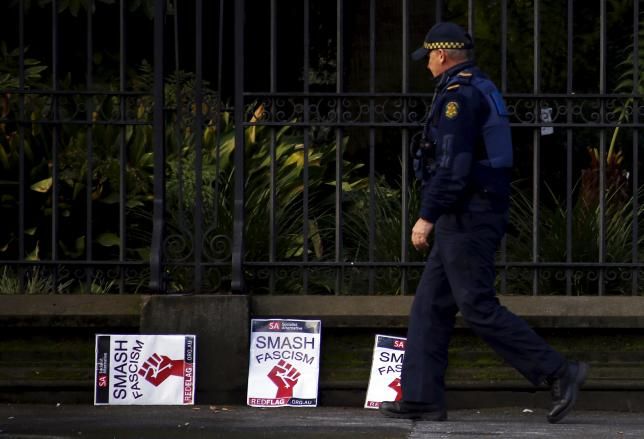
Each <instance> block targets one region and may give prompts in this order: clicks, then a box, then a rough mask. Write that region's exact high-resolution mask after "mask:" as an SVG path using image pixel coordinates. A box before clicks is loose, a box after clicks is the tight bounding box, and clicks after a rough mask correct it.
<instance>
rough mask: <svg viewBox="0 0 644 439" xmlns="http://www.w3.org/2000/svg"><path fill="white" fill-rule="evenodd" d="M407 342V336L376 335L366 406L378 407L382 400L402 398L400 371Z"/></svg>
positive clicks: (370, 407)
mask: <svg viewBox="0 0 644 439" xmlns="http://www.w3.org/2000/svg"><path fill="white" fill-rule="evenodd" d="M406 343H407V339H406V338H401V337H390V336H387V335H376V340H375V343H374V347H373V360H372V362H371V374H370V375H369V387H368V388H367V397H366V399H365V403H364V406H365V408H368V409H377V408H378V407H380V403H381V402H382V401H399V400H400V399H401V398H402V388H401V387H400V372H401V370H402V362H403V358H404V356H405V345H406Z"/></svg>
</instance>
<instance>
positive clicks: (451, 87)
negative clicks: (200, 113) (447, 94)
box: [447, 84, 461, 90]
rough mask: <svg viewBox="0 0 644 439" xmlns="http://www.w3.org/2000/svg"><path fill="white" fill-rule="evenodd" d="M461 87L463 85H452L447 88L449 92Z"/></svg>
mask: <svg viewBox="0 0 644 439" xmlns="http://www.w3.org/2000/svg"><path fill="white" fill-rule="evenodd" d="M460 86H461V84H452V85H449V86H447V90H455V89H457V88H459V87H460Z"/></svg>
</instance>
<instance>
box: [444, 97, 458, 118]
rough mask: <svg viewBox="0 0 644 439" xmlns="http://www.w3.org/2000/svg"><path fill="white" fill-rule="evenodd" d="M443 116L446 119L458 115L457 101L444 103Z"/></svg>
mask: <svg viewBox="0 0 644 439" xmlns="http://www.w3.org/2000/svg"><path fill="white" fill-rule="evenodd" d="M445 116H446V117H447V118H448V119H454V118H455V117H456V116H458V102H456V101H449V102H448V103H447V104H446V105H445Z"/></svg>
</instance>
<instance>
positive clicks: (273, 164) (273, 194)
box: [268, 0, 278, 294]
mask: <svg viewBox="0 0 644 439" xmlns="http://www.w3.org/2000/svg"><path fill="white" fill-rule="evenodd" d="M275 3H276V0H271V12H270V13H271V36H270V45H271V47H270V56H271V66H270V69H271V71H270V92H271V94H274V93H275V92H276V91H277V5H276V4H275ZM274 107H275V98H274V97H273V98H272V100H271V120H275V108H274ZM270 137H271V140H270V142H271V143H270V152H269V154H270V173H271V176H270V183H269V185H270V208H269V218H268V229H269V230H268V240H269V241H268V245H269V249H268V261H269V262H270V263H271V264H273V263H274V262H275V261H276V260H277V238H278V237H277V222H276V220H275V215H276V212H277V187H276V186H277V184H276V183H277V182H276V176H275V173H276V172H277V153H276V151H275V144H276V142H277V138H276V129H275V127H274V126H271V127H270ZM268 289H269V292H270V293H271V294H273V293H275V268H274V267H273V266H271V268H270V277H269V285H268Z"/></svg>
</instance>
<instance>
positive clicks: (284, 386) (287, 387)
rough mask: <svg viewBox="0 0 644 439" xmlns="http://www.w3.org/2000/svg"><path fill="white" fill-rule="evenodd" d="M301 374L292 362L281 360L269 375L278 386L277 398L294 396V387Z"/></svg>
mask: <svg viewBox="0 0 644 439" xmlns="http://www.w3.org/2000/svg"><path fill="white" fill-rule="evenodd" d="M300 375H301V374H300V373H299V372H298V371H297V369H296V368H294V367H293V366H292V365H291V364H289V363H287V362H286V361H284V360H280V361H279V363H277V364H276V365H275V367H273V369H271V371H270V372H269V373H268V377H269V378H270V379H271V381H272V382H273V383H274V384H275V385H276V386H277V395H275V398H291V397H292V396H293V387H295V385H296V384H297V380H298V379H299V378H300Z"/></svg>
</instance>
